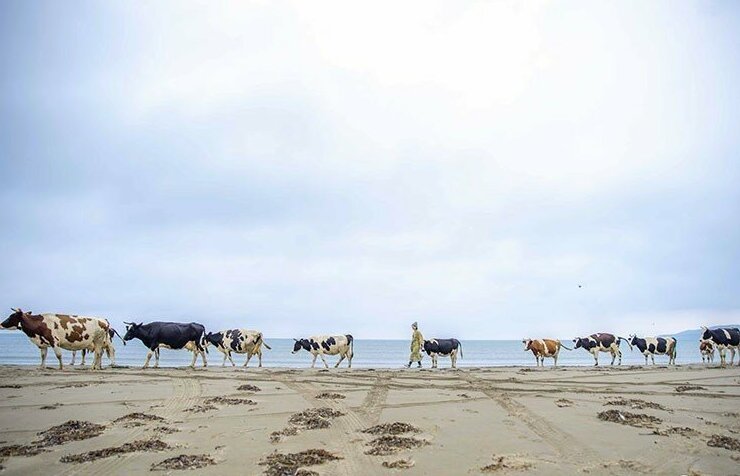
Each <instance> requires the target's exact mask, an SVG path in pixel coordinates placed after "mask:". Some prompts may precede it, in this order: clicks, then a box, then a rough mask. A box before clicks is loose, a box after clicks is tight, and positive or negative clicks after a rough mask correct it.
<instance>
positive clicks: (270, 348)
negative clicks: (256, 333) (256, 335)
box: [260, 332, 272, 350]
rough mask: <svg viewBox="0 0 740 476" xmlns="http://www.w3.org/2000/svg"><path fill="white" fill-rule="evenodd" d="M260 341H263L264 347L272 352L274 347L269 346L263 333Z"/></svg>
mask: <svg viewBox="0 0 740 476" xmlns="http://www.w3.org/2000/svg"><path fill="white" fill-rule="evenodd" d="M260 340H261V341H262V345H264V346H265V348H266V349H267V350H272V347H270V346H269V345H267V342H265V338H264V337H263V336H262V333H261V332H260Z"/></svg>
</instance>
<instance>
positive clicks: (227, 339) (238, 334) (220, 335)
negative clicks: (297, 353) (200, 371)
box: [205, 329, 271, 367]
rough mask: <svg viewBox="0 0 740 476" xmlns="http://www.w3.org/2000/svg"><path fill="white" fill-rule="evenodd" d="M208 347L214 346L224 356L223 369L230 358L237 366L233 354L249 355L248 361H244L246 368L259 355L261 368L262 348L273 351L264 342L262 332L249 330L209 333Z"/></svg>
mask: <svg viewBox="0 0 740 476" xmlns="http://www.w3.org/2000/svg"><path fill="white" fill-rule="evenodd" d="M205 341H206V345H208V344H213V345H214V346H216V348H217V349H218V350H219V351H220V352H222V353H223V354H224V362H223V364H222V365H221V367H224V366H226V358H227V357H228V359H229V361H230V362H231V365H232V366H236V364H235V363H234V360H233V359H232V358H231V353H232V352H233V353H236V354H247V360H245V361H244V367H246V366H247V364H249V359H251V358H252V356H254V355H257V356H258V357H259V366H260V367H262V346H263V345H264V346H265V347H266V348H268V349H271V347H270V346H269V345H267V343H266V342H265V341H264V340H263V338H262V333H261V332H260V331H253V330H249V329H228V330H225V331H221V332H209V333H208V334H206V338H205Z"/></svg>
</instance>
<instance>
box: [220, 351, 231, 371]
mask: <svg viewBox="0 0 740 476" xmlns="http://www.w3.org/2000/svg"><path fill="white" fill-rule="evenodd" d="M228 356H229V353H228V352H224V361H223V362H221V367H226V358H227V357H228Z"/></svg>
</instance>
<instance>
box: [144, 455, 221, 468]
mask: <svg viewBox="0 0 740 476" xmlns="http://www.w3.org/2000/svg"><path fill="white" fill-rule="evenodd" d="M214 464H216V461H215V460H214V459H213V458H211V457H210V456H209V455H179V456H174V457H172V458H167V459H166V460H164V461H160V462H159V463H154V464H153V465H152V467H151V468H150V470H151V471H169V470H173V469H175V470H183V469H200V468H205V467H206V466H211V465H214Z"/></svg>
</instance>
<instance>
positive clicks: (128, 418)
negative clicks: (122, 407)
mask: <svg viewBox="0 0 740 476" xmlns="http://www.w3.org/2000/svg"><path fill="white" fill-rule="evenodd" d="M132 421H165V420H164V418H162V417H161V416H157V415H151V414H149V413H141V412H134V413H129V414H128V415H123V416H122V417H120V418H116V419H115V420H113V423H121V422H132Z"/></svg>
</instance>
